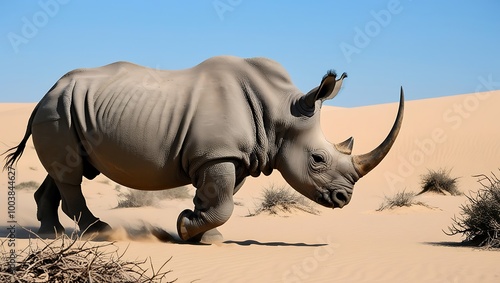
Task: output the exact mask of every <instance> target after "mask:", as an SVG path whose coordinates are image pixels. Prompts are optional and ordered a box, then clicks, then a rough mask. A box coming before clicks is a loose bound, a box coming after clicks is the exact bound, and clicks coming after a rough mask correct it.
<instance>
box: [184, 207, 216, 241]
mask: <svg viewBox="0 0 500 283" xmlns="http://www.w3.org/2000/svg"><path fill="white" fill-rule="evenodd" d="M193 214H194V212H193V211H192V210H190V209H186V210H184V211H182V212H181V213H180V214H179V217H178V218H177V233H178V234H179V237H180V238H181V240H183V241H186V242H191V243H199V242H201V243H204V244H214V243H220V242H222V241H223V240H224V238H223V237H222V234H221V233H220V232H219V231H218V230H217V229H215V228H214V229H211V230H208V231H206V232H204V233H199V234H197V235H194V236H192V235H190V234H189V231H188V229H187V228H186V222H187V221H190V217H192V216H193Z"/></svg>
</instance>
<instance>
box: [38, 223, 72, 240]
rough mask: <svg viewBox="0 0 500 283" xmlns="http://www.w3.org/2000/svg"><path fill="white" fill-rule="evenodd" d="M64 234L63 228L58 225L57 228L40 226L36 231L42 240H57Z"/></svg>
mask: <svg viewBox="0 0 500 283" xmlns="http://www.w3.org/2000/svg"><path fill="white" fill-rule="evenodd" d="M64 233H65V230H64V227H63V226H62V225H61V224H59V225H57V226H45V227H44V226H42V227H40V229H38V232H37V234H38V236H40V237H42V238H57V237H58V236H61V235H62V234H64Z"/></svg>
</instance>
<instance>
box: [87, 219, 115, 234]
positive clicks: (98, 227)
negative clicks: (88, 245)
mask: <svg viewBox="0 0 500 283" xmlns="http://www.w3.org/2000/svg"><path fill="white" fill-rule="evenodd" d="M112 230H113V229H112V228H111V226H109V225H108V223H106V222H103V221H101V220H98V221H96V222H94V223H93V224H91V225H90V226H89V227H87V229H85V230H83V234H84V235H86V236H92V237H95V236H96V235H99V236H105V235H106V234H107V233H110V232H111V231H112Z"/></svg>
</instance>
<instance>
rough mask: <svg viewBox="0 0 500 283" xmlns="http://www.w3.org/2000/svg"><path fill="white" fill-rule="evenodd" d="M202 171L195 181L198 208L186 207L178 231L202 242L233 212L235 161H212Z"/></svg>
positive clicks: (180, 234) (179, 221) (195, 199)
mask: <svg viewBox="0 0 500 283" xmlns="http://www.w3.org/2000/svg"><path fill="white" fill-rule="evenodd" d="M200 172H201V173H200V174H199V177H198V180H197V182H196V184H195V186H196V188H197V191H196V195H195V197H194V200H193V202H194V205H195V206H194V211H191V210H189V209H187V210H184V211H183V212H182V213H181V214H180V215H179V218H178V219H177V232H178V233H179V236H180V238H181V239H182V240H185V241H191V242H199V241H200V240H201V239H202V237H203V235H204V234H205V233H207V234H218V232H217V230H216V229H215V228H216V227H218V226H221V225H222V224H224V223H225V222H226V221H227V220H228V219H229V218H230V217H231V214H232V213H233V208H234V203H233V192H234V189H235V164H234V163H233V162H223V163H216V164H211V165H208V166H205V167H204V168H203V169H202V170H201V171H200ZM207 231H208V232H207ZM219 235H220V234H219Z"/></svg>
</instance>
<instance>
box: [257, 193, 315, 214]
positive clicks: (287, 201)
mask: <svg viewBox="0 0 500 283" xmlns="http://www.w3.org/2000/svg"><path fill="white" fill-rule="evenodd" d="M294 209H297V210H301V211H304V212H307V213H311V214H315V215H317V214H319V211H318V210H316V209H315V208H314V204H313V203H312V202H311V201H309V200H308V199H306V198H305V197H303V196H302V195H299V194H297V193H296V192H294V191H291V190H290V189H288V188H287V187H286V186H280V187H276V186H274V185H273V186H271V187H270V188H266V189H264V192H263V197H262V201H261V203H260V204H259V205H258V207H257V210H256V211H255V212H254V213H251V214H249V216H255V215H258V214H260V213H263V212H266V213H268V214H278V213H279V212H287V213H290V212H293V210H294Z"/></svg>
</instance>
